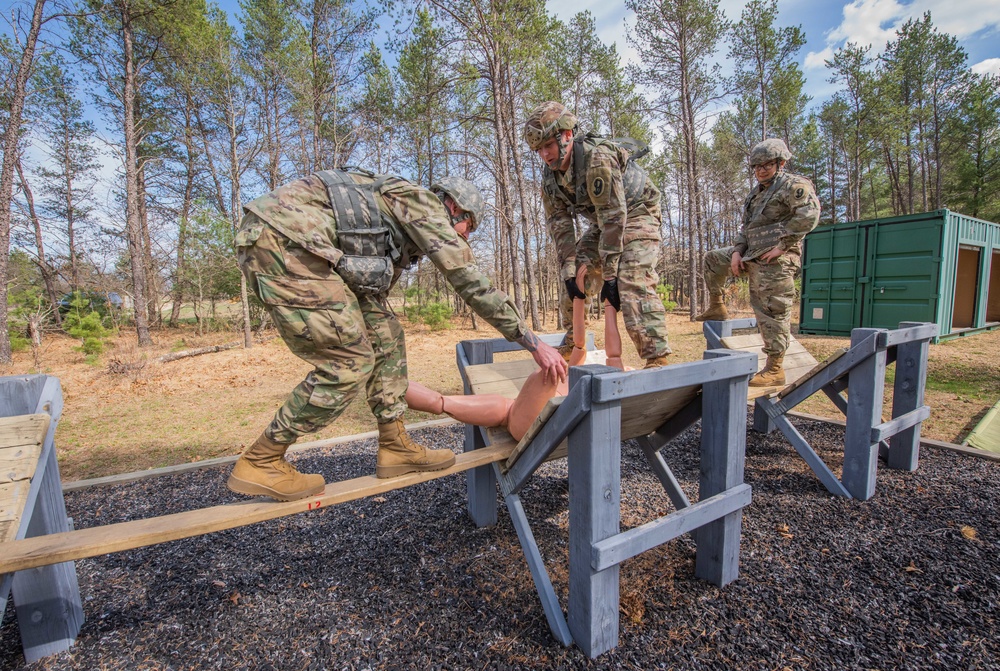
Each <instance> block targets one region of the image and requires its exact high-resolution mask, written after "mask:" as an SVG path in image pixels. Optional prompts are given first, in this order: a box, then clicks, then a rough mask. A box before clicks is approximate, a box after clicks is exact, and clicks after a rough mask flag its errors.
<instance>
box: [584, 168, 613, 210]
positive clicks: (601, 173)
mask: <svg viewBox="0 0 1000 671" xmlns="http://www.w3.org/2000/svg"><path fill="white" fill-rule="evenodd" d="M611 190H612V184H611V170H610V169H609V167H608V166H603V165H602V166H599V167H597V168H596V169H594V168H592V169H591V170H590V173H589V174H588V175H587V191H588V192H589V195H590V200H591V202H593V203H594V205H597V206H599V207H600V206H602V205H606V204H607V203H608V200H609V199H610V198H611Z"/></svg>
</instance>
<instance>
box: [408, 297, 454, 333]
mask: <svg viewBox="0 0 1000 671" xmlns="http://www.w3.org/2000/svg"><path fill="white" fill-rule="evenodd" d="M403 297H404V299H405V300H406V304H405V306H404V307H403V314H404V315H406V318H407V319H409V320H410V321H411V322H416V323H423V324H426V325H427V326H429V327H430V329H431V330H432V331H441V330H444V329H448V328H451V321H450V320H451V317H452V315H454V312H453V311H452V309H451V306H450V305H449V304H448V302H447V301H442V300H440V296H439V295H438V294H437V293H432V294H428V293H427V292H425V291H423V290H421V289H420V288H419V287H416V286H412V287H409V288H408V289H406V291H404V292H403ZM411 301H412V302H411Z"/></svg>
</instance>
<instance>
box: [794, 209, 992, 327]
mask: <svg viewBox="0 0 1000 671" xmlns="http://www.w3.org/2000/svg"><path fill="white" fill-rule="evenodd" d="M904 321H919V322H934V323H935V324H937V325H938V327H939V330H940V333H941V336H940V338H952V337H956V336H959V335H965V334H968V333H973V332H976V331H979V330H983V329H990V328H996V327H998V326H1000V224H994V223H991V222H988V221H982V220H980V219H973V218H972V217H966V216H964V215H961V214H958V213H956V212H950V211H949V210H937V211H935V212H922V213H920V214H912V215H905V216H901V217H891V218H887V219H868V220H866V221H849V222H845V223H842V224H835V225H832V226H821V227H819V228H817V229H816V230H814V231H813V232H812V233H810V234H809V235H807V236H806V238H805V250H804V256H803V260H802V302H801V304H800V314H799V330H800V332H802V333H813V334H818V335H840V336H847V335H850V334H851V329H853V328H857V327H870V328H896V327H897V326H899V323H900V322H904Z"/></svg>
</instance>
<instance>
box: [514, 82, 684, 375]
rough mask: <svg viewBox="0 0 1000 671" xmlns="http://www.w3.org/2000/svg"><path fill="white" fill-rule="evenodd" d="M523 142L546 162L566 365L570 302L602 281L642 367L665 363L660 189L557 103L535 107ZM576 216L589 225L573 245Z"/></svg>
mask: <svg viewBox="0 0 1000 671" xmlns="http://www.w3.org/2000/svg"><path fill="white" fill-rule="evenodd" d="M524 141H525V142H526V143H527V144H528V146H529V147H530V148H531V150H532V151H535V152H538V156H539V157H540V158H541V159H542V162H543V163H544V164H545V168H544V171H543V174H542V204H543V205H544V207H545V219H546V222H547V224H548V227H549V233H550V234H551V235H552V239H553V240H554V241H555V245H556V254H557V256H558V259H559V266H560V277H561V278H562V280H563V282H564V283H565V285H566V292H567V296H566V298H565V299H564V300H563V301H562V303H561V304H560V311H561V312H562V315H563V323H565V324H568V325H569V326H568V328H567V334H566V344H565V345H564V346H563V348H561V349H560V352H561V353H562V354H563V356H564V357H566V358H567V360H568V357H569V355H570V354H571V352H572V348H573V327H572V323H573V320H572V313H573V299H574V298H577V299H584V300H586V298H587V295H588V294H593V293H595V292H596V286H595V285H596V284H597V281H598V279H603V285H602V286H601V289H600V296H601V300H605V301H607V302H608V304H609V305H611V306H612V307H614V308H615V310H617V311H619V312H621V313H622V319H623V321H624V322H625V330H626V331H627V332H628V334H629V337H630V338H631V339H632V342H633V343H634V344H635V348H636V350H637V351H638V352H639V356H640V357H641V358H642V359H645V361H646V365H645V368H657V367H659V366H665V365H666V363H667V356H668V355H669V354H670V345H669V343H668V341H667V322H666V311H665V310H664V308H663V301H661V300H660V297H659V296H658V295H657V293H656V287H657V284H658V283H659V276H658V275H657V272H656V262H657V260H658V259H659V256H660V216H661V215H660V191H659V189H657V188H656V185H654V184H653V181H652V180H651V179H650V178H649V177H648V176H647V175H646V172H645V171H644V170H643V169H642V168H641V167H640V166H639V165H638V164H637V163H636V162H635V161H634V160H631V159H632V157H631V155H630V151H629V150H628V149H627V148H626V147H625V146H624V145H623V144H620V143H619V141H615V140H609V139H607V138H602V137H598V136H596V135H589V134H588V135H581V134H580V133H579V129H578V128H577V119H576V116H575V115H574V114H573V113H572V112H570V111H569V110H567V109H566V107H565V106H564V105H562V103H558V102H553V101H550V102H546V103H542V104H541V105H539V106H538V107H537V108H535V110H534V111H533V112H532V113H531V114H530V115H529V116H528V120H527V121H526V122H525V124H524ZM628 141H629V142H632V143H634V142H635V141H634V140H628ZM577 214H579V215H581V216H582V217H584V218H585V219H586V220H587V221H588V222H589V223H590V228H589V229H588V230H587V232H586V233H584V234H583V236H582V237H581V238H580V239H579V240H577V239H576V229H575V227H574V217H575V216H576V215H577ZM578 276H579V278H578Z"/></svg>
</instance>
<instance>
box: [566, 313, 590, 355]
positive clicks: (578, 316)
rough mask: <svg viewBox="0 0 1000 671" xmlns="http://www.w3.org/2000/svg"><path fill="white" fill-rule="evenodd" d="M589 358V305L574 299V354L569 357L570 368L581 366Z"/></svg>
mask: <svg viewBox="0 0 1000 671" xmlns="http://www.w3.org/2000/svg"><path fill="white" fill-rule="evenodd" d="M586 358H587V303H586V301H584V300H582V299H580V298H575V299H573V353H572V354H571V355H570V357H569V365H570V366H579V365H580V364H582V363H583V362H584V360H585V359H586Z"/></svg>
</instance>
